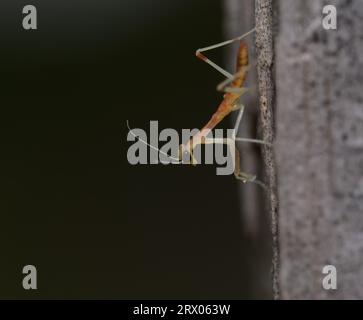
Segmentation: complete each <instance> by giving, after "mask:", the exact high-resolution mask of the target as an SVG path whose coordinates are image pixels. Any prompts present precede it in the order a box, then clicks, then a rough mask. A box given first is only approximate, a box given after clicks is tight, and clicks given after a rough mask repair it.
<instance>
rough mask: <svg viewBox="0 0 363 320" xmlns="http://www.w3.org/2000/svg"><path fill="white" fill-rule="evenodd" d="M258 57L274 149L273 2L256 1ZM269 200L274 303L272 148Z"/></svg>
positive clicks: (267, 165) (262, 104) (266, 150)
mask: <svg viewBox="0 0 363 320" xmlns="http://www.w3.org/2000/svg"><path fill="white" fill-rule="evenodd" d="M255 19H256V23H255V25H256V55H257V79H258V89H259V108H260V125H261V133H262V139H263V140H264V141H266V142H268V143H270V144H271V145H273V143H274V136H275V135H274V125H273V121H274V106H275V92H274V91H275V87H274V77H273V62H274V45H273V32H272V28H273V8H272V0H256V5H255ZM262 156H263V162H264V169H265V176H266V185H267V188H268V191H267V197H268V198H267V199H268V208H269V212H270V217H271V236H272V290H273V297H274V299H279V298H280V287H279V269H280V262H279V260H280V254H279V234H278V195H277V179H276V165H275V158H274V153H273V148H272V147H271V146H268V145H266V146H264V147H263V150H262Z"/></svg>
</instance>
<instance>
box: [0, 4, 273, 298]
mask: <svg viewBox="0 0 363 320" xmlns="http://www.w3.org/2000/svg"><path fill="white" fill-rule="evenodd" d="M27 4H32V5H34V6H36V8H37V11H38V30H35V31H34V30H32V31H25V30H24V29H23V28H22V19H23V14H22V8H23V7H24V6H25V5H27ZM0 12H1V18H0V38H1V44H0V48H1V64H0V66H1V116H0V119H1V120H0V121H1V126H0V127H1V146H2V151H1V160H2V161H1V163H2V165H1V181H2V183H1V201H0V211H1V223H0V225H1V232H0V243H1V245H0V248H1V256H2V258H1V264H0V297H1V298H270V296H271V294H270V289H269V282H268V279H269V263H268V261H269V242H268V241H266V230H267V226H262V229H261V230H262V232H260V234H259V235H258V236H257V237H250V236H247V235H245V234H244V233H243V232H242V230H243V226H242V222H241V213H240V204H239V199H238V197H239V191H240V189H239V188H238V186H239V183H240V182H238V181H236V180H235V179H234V178H233V176H216V174H215V166H214V165H208V166H202V165H200V166H197V167H189V166H172V165H169V166H163V165H147V166H146V165H144V166H141V165H139V166H132V165H130V164H129V163H128V162H127V157H126V155H127V149H128V147H129V146H130V145H131V143H129V142H127V140H126V137H127V127H126V119H129V120H130V123H131V126H132V127H140V128H144V129H145V130H148V128H149V121H150V120H158V121H159V128H160V129H159V130H161V129H163V128H175V129H177V130H181V129H182V128H200V127H201V125H202V124H204V123H205V122H206V120H207V119H208V118H209V116H210V115H211V114H212V112H214V110H215V109H216V107H217V105H218V103H219V101H220V100H221V94H220V93H217V92H216V91H215V86H216V84H217V83H218V82H220V81H221V80H223V77H221V76H220V75H219V74H218V73H217V72H214V71H213V70H212V69H211V68H210V67H209V66H207V65H206V64H203V63H202V62H201V61H199V60H197V59H196V58H195V56H194V51H195V49H196V48H199V47H203V46H206V45H210V44H213V43H215V42H219V41H222V40H225V37H224V34H223V27H222V25H223V4H222V1H217V0H213V1H211V0H198V1H194V0H172V1H170V0H157V1H147V0H132V1H131V0H129V1H125V0H119V1H116V0H113V1H111V0H104V1H86V0H77V1H75V0H73V1H70V0H68V1H65V0H62V1H61V0H53V1H44V0H42V1H41V0H38V1H37V0H33V1H31V3H29V2H28V1H18V0H3V1H2V2H1V4H0ZM244 31H247V30H244ZM222 54H223V50H217V51H215V52H213V53H211V54H210V56H211V57H213V58H214V59H215V61H217V62H218V63H220V64H223V57H222ZM221 127H231V125H230V123H229V122H227V123H225V124H224V125H222V126H221ZM242 215H243V212H242ZM27 264H33V265H35V266H36V267H37V270H38V290H36V291H31V290H30V291H25V290H24V289H23V288H22V284H21V282H22V279H23V274H22V272H21V271H22V268H23V266H24V265H27Z"/></svg>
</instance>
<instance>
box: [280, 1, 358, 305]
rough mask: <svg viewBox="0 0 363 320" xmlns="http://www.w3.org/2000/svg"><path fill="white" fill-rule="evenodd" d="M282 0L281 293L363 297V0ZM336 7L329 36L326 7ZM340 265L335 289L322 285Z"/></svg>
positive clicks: (288, 296)
mask: <svg viewBox="0 0 363 320" xmlns="http://www.w3.org/2000/svg"><path fill="white" fill-rule="evenodd" d="M328 2H329V3H327V2H326V1H322V0H304V1H300V0H279V3H278V4H279V6H278V7H279V12H278V17H279V26H278V36H277V39H276V48H275V49H276V78H277V122H276V125H277V145H276V149H275V151H276V155H277V161H278V184H279V185H278V186H279V198H280V244H281V291H282V297H283V298H286V299H340V298H344V299H347V298H349V299H357V298H360V299H363V268H362V265H363V32H362V30H363V2H362V1H361V0H337V1H333V0H332V1H328ZM326 4H333V5H336V7H337V14H338V29H337V30H324V29H323V28H322V25H321V17H322V8H323V6H324V5H326ZM327 264H333V265H335V267H336V268H337V279H338V288H337V290H329V291H326V290H325V289H323V287H322V279H323V277H324V275H323V274H322V268H323V267H324V266H325V265H327Z"/></svg>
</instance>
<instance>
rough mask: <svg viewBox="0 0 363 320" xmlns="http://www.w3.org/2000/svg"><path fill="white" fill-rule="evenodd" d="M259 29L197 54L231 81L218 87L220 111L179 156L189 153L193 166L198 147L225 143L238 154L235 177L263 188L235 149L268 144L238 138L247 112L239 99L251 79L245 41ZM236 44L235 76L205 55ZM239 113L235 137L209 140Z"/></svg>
mask: <svg viewBox="0 0 363 320" xmlns="http://www.w3.org/2000/svg"><path fill="white" fill-rule="evenodd" d="M254 31H255V29H252V30H250V31H248V32H247V33H245V34H243V35H241V36H239V37H237V38H234V39H232V40H227V41H224V42H221V43H217V44H215V45H211V46H208V47H205V48H201V49H198V50H197V51H196V56H197V57H198V58H199V59H201V60H203V61H204V62H206V63H208V64H209V65H210V66H212V67H213V68H214V69H216V70H217V71H219V72H220V73H221V74H223V75H224V76H225V77H226V78H227V79H226V80H224V81H223V82H221V83H220V84H219V85H218V86H217V90H218V91H222V92H224V93H225V94H224V96H223V100H222V102H221V103H220V104H219V106H218V109H217V111H216V112H215V113H214V114H213V115H212V117H211V118H210V120H209V121H208V122H207V124H206V125H205V126H204V127H203V128H202V129H201V130H200V131H199V132H198V133H197V134H196V135H194V136H193V137H192V138H191V139H190V140H189V141H188V142H187V143H186V144H184V145H180V148H179V157H180V158H182V157H183V156H184V155H185V154H188V156H190V157H191V158H192V160H191V163H192V164H195V163H196V160H195V158H194V157H193V150H194V148H195V147H196V145H198V144H208V143H223V144H227V145H228V146H229V147H230V150H231V151H234V153H235V159H234V160H235V169H234V176H235V177H236V178H237V179H239V180H241V181H243V182H244V183H246V182H254V183H257V184H259V185H261V186H262V187H265V185H264V184H263V183H262V182H261V181H259V180H256V176H255V175H251V174H247V173H244V172H242V171H241V170H240V155H239V151H238V149H237V148H235V147H234V144H235V141H242V142H251V143H258V144H268V143H266V142H264V141H262V140H258V139H249V138H239V137H236V133H237V131H238V128H239V125H240V122H241V120H242V116H243V111H244V105H243V104H241V103H240V101H239V99H240V97H241V96H242V95H243V94H244V93H246V92H247V91H248V90H249V89H248V88H246V87H244V83H245V81H246V77H247V70H248V68H249V64H248V48H247V44H246V43H244V42H242V41H241V40H242V39H243V38H244V37H246V36H247V35H249V34H251V33H252V32H254ZM234 42H239V43H240V44H239V48H238V53H237V66H236V72H235V74H233V75H232V74H230V73H229V72H228V71H226V70H224V69H223V68H221V67H220V66H218V65H217V64H215V63H214V62H213V61H211V60H210V59H208V58H207V57H206V56H205V55H204V54H202V52H205V51H208V50H212V49H216V48H219V47H222V46H225V45H228V44H231V43H234ZM236 110H239V113H238V116H237V120H236V123H235V127H234V131H233V132H234V134H233V135H232V138H231V139H228V138H227V139H216V138H214V139H213V138H212V139H211V138H208V137H207V135H208V134H209V133H210V131H211V130H212V129H213V128H215V127H216V126H217V125H218V124H219V123H220V122H221V121H222V120H223V119H224V118H225V117H226V116H227V115H229V114H230V113H231V112H233V111H236Z"/></svg>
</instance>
